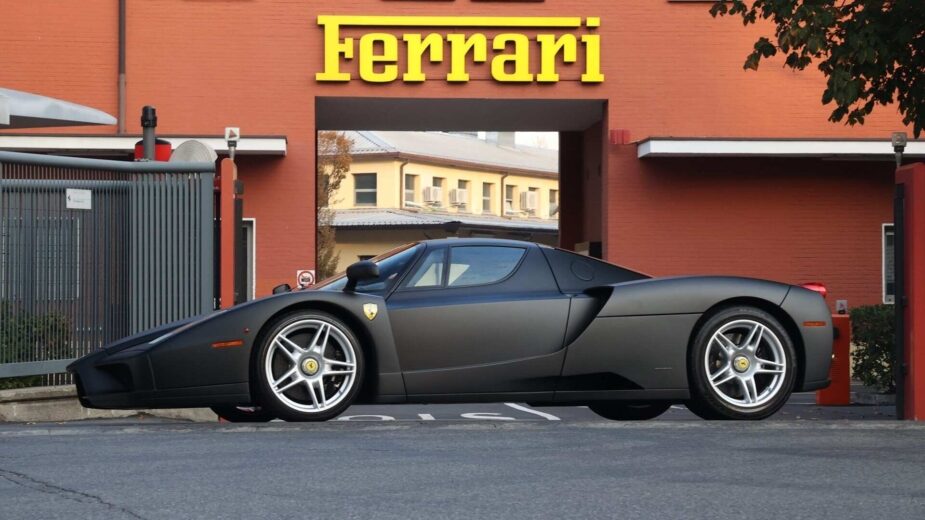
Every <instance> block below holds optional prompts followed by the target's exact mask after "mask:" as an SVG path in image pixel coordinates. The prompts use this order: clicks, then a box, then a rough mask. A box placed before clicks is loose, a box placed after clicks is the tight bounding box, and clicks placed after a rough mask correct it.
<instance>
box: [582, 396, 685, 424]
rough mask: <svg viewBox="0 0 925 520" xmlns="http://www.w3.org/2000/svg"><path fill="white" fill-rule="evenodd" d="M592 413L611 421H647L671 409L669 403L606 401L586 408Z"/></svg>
mask: <svg viewBox="0 0 925 520" xmlns="http://www.w3.org/2000/svg"><path fill="white" fill-rule="evenodd" d="M588 408H590V409H591V411H592V412H594V413H596V414H598V415H600V416H601V417H603V418H605V419H610V420H613V421H648V420H649V419H655V418H656V417H658V416H659V415H662V414H663V413H665V412H666V411H667V410H668V409H669V408H671V403H626V402H622V401H606V402H602V403H594V404H591V405H590V406H588Z"/></svg>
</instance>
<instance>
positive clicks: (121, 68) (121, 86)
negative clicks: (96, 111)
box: [118, 0, 126, 134]
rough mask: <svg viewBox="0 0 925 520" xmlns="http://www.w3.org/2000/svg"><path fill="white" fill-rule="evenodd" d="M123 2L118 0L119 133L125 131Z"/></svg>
mask: <svg viewBox="0 0 925 520" xmlns="http://www.w3.org/2000/svg"><path fill="white" fill-rule="evenodd" d="M125 2H126V0H119V86H118V89H119V90H118V98H119V99H118V103H119V127H118V128H119V134H124V133H125Z"/></svg>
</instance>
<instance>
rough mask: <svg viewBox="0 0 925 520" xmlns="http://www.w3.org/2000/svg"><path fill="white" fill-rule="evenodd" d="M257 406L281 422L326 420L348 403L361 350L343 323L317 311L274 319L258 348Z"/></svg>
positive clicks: (360, 377)
mask: <svg viewBox="0 0 925 520" xmlns="http://www.w3.org/2000/svg"><path fill="white" fill-rule="evenodd" d="M255 362H256V363H257V367H256V368H257V370H256V372H257V380H258V381H257V384H258V388H257V391H258V395H259V396H260V404H261V405H262V406H263V407H264V408H266V409H267V410H268V411H269V412H271V413H273V414H274V415H275V416H277V417H279V418H280V419H283V420H287V421H326V420H328V419H331V418H334V417H336V416H338V415H340V414H341V413H342V412H343V411H344V410H346V409H347V407H348V406H350V404H351V403H352V402H353V401H354V399H355V398H356V395H357V393H358V391H359V389H360V384H361V382H362V380H363V368H364V360H363V351H362V349H361V348H360V344H359V342H358V341H357V338H356V336H355V335H354V334H353V332H352V331H351V330H350V328H349V327H347V326H346V325H344V323H343V322H341V321H340V320H339V319H337V318H336V317H334V316H332V315H330V314H327V313H322V312H315V311H311V312H309V311H300V312H296V313H293V314H289V315H287V316H284V317H282V318H281V319H279V320H277V321H276V322H275V323H274V324H273V325H272V326H271V327H270V332H269V334H267V335H266V336H265V339H264V341H263V343H262V345H261V347H260V351H259V352H258V354H257V357H256V360H255Z"/></svg>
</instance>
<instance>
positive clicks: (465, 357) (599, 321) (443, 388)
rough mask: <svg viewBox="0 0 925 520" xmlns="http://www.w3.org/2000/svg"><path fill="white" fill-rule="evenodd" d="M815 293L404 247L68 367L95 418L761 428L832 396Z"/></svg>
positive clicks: (425, 245)
mask: <svg viewBox="0 0 925 520" xmlns="http://www.w3.org/2000/svg"><path fill="white" fill-rule="evenodd" d="M832 336H833V329H832V323H831V317H830V313H829V309H828V307H827V305H826V304H825V302H824V300H823V296H822V295H820V294H819V291H817V290H810V289H807V288H804V287H801V286H793V285H787V284H782V283H776V282H770V281H764V280H755V279H747V278H736V277H723V276H691V277H675V278H652V277H649V276H647V275H645V274H642V273H639V272H635V271H632V270H629V269H626V268H623V267H620V266H617V265H613V264H609V263H605V262H602V261H599V260H596V259H593V258H589V257H586V256H581V255H578V254H575V253H572V252H569V251H564V250H561V249H556V248H552V247H546V246H542V245H538V244H533V243H526V242H518V241H510V240H496V239H444V240H429V241H423V242H417V243H412V244H408V245H405V246H403V247H399V248H397V249H395V250H393V251H390V252H388V253H385V254H383V255H381V256H379V257H377V258H374V259H372V260H368V261H361V262H358V263H355V264H353V265H351V266H350V267H349V268H348V269H347V272H346V273H344V274H342V275H340V276H335V277H333V278H331V279H329V280H326V281H324V282H322V283H321V284H319V285H317V286H315V287H312V288H310V289H303V290H295V291H292V290H290V289H289V287H288V286H281V287H279V288H277V290H274V294H273V295H272V296H268V297H265V298H261V299H257V300H254V301H250V302H247V303H244V304H241V305H237V306H234V307H232V308H230V309H227V310H223V311H218V312H214V313H211V314H208V315H205V316H200V317H196V318H192V319H188V320H185V321H181V322H177V323H172V324H169V325H166V326H163V327H160V328H157V329H154V330H150V331H147V332H144V333H141V334H138V335H135V336H132V337H129V338H125V339H123V340H120V341H118V342H116V343H114V344H111V345H109V346H107V347H105V348H103V349H101V350H99V351H97V352H95V353H92V354H90V355H87V356H85V357H83V358H81V359H79V360H77V361H75V362H74V363H73V364H71V365H70V366H69V367H68V370H69V371H70V372H71V373H73V374H74V376H75V379H76V382H77V391H78V395H79V398H80V401H81V403H82V404H83V405H84V406H86V407H91V408H159V407H160V408H164V407H211V408H212V409H213V410H215V412H216V413H218V414H219V415H220V416H222V417H224V418H226V419H228V420H231V421H267V420H270V419H273V418H279V419H284V420H287V421H323V420H327V419H331V418H333V417H336V416H337V415H338V414H340V413H341V412H343V411H344V410H345V409H346V408H347V407H348V406H350V405H351V404H354V403H360V402H366V403H371V402H372V403H445V402H476V401H477V402H491V401H519V402H527V403H530V404H531V405H533V406H569V405H586V406H588V407H590V409H591V410H593V411H594V412H596V413H597V414H599V415H601V416H603V417H605V418H608V419H649V418H653V417H656V416H658V415H659V414H661V413H662V412H664V411H665V410H667V409H668V407H669V406H671V405H672V404H674V403H684V404H685V405H687V407H688V408H690V409H691V410H692V411H693V412H694V413H696V414H697V415H699V416H701V417H703V418H706V419H762V418H765V417H768V416H769V415H771V414H773V413H774V412H775V411H777V410H778V409H779V408H780V407H781V406H782V405H783V404H784V402H785V401H786V400H787V399H788V397H789V396H790V394H791V393H792V392H794V391H808V390H815V389H819V388H823V387H825V386H827V384H828V379H827V378H828V372H829V365H830V362H831V356H832Z"/></svg>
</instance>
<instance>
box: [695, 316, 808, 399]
mask: <svg viewBox="0 0 925 520" xmlns="http://www.w3.org/2000/svg"><path fill="white" fill-rule="evenodd" d="M789 368H790V367H788V366H787V357H786V355H785V353H784V346H783V345H782V344H781V341H780V338H778V337H777V334H775V333H774V331H773V330H771V329H770V328H769V327H767V326H766V325H764V324H762V323H759V322H757V321H755V320H749V319H740V320H735V321H730V322H729V323H726V324H724V325H723V326H722V327H720V328H719V330H717V331H716V332H715V333H713V336H712V337H711V338H710V342H709V343H708V344H707V349H706V354H705V355H704V370H705V371H706V375H707V380H708V381H709V382H710V385H711V386H712V387H713V390H714V391H716V394H717V395H718V396H719V397H720V398H721V399H722V400H724V401H726V402H727V403H729V404H732V405H735V406H738V407H740V408H758V407H760V406H763V405H765V404H767V403H768V401H770V400H771V399H773V398H774V397H775V396H776V395H777V393H778V392H779V391H780V389H781V387H782V386H783V384H784V380H785V379H786V375H787V370H788V369H789Z"/></svg>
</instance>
